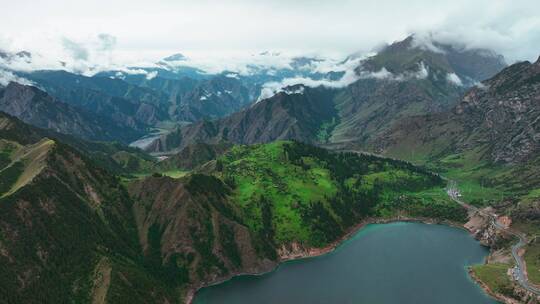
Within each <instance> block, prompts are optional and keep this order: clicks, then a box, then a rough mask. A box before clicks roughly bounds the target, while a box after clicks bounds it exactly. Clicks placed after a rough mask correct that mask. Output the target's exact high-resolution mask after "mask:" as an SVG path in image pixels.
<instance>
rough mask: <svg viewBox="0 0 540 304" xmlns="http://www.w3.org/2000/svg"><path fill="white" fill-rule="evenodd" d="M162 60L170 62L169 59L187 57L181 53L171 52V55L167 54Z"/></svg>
mask: <svg viewBox="0 0 540 304" xmlns="http://www.w3.org/2000/svg"><path fill="white" fill-rule="evenodd" d="M162 60H163V61H166V62H170V61H185V60H187V57H186V56H184V55H183V54H181V53H176V54H172V55H171V56H167V57H165V58H163V59H162Z"/></svg>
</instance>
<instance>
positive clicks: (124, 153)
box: [0, 112, 155, 173]
mask: <svg viewBox="0 0 540 304" xmlns="http://www.w3.org/2000/svg"><path fill="white" fill-rule="evenodd" d="M0 138H1V139H5V140H8V141H12V142H18V143H20V144H22V145H29V144H35V143H36V142H38V141H40V140H41V139H43V138H49V139H52V140H54V141H58V142H63V143H65V144H68V145H70V146H71V147H73V148H75V149H77V150H78V151H79V152H80V153H82V154H84V155H86V156H88V157H89V158H91V159H92V161H93V162H95V163H96V164H97V165H98V166H99V167H101V168H106V169H107V170H108V171H110V172H114V173H129V172H133V171H141V170H142V169H144V168H151V167H152V166H153V163H154V162H155V160H154V159H153V158H152V157H151V156H149V155H147V154H146V153H144V152H142V151H140V150H138V149H134V148H130V147H126V146H124V145H122V144H120V143H114V142H113V143H109V142H94V141H86V140H84V139H80V138H77V137H73V136H71V135H66V134H62V133H58V132H55V131H53V130H50V129H39V128H37V127H34V126H30V125H28V124H25V123H23V122H22V121H20V120H19V119H17V118H16V117H14V116H11V115H9V114H6V113H4V112H0Z"/></svg>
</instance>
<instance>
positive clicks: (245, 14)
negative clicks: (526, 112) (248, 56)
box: [0, 0, 540, 62]
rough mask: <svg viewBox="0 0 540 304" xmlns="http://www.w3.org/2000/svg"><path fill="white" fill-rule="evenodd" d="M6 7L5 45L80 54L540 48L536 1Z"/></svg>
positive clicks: (104, 1) (33, 2)
mask: <svg viewBox="0 0 540 304" xmlns="http://www.w3.org/2000/svg"><path fill="white" fill-rule="evenodd" d="M0 7H1V8H2V12H3V13H2V17H1V18H0V48H3V49H7V50H10V51H14V50H22V49H25V50H30V51H32V52H40V53H42V54H46V56H48V57H66V56H71V57H72V59H73V58H75V59H76V60H95V61H99V60H101V61H118V62H120V61H135V60H141V59H145V60H147V59H150V60H152V59H155V58H159V57H161V56H164V55H167V54H171V53H176V52H181V53H184V54H187V55H188V56H197V55H199V56H200V55H201V54H204V56H215V55H223V54H233V53H249V52H259V51H262V50H278V51H284V52H292V53H304V52H305V53H308V54H322V55H333V56H345V55H347V54H350V53H352V52H357V51H361V52H367V51H369V50H371V49H373V48H374V47H376V46H377V45H380V44H381V43H383V42H392V41H394V40H398V39H402V38H404V37H406V36H407V35H408V34H410V33H413V32H421V33H422V32H423V33H425V32H433V33H434V35H435V37H437V38H438V39H441V40H445V41H454V42H461V43H464V44H466V45H467V46H470V47H488V48H492V49H494V50H496V51H497V52H499V53H502V54H503V55H504V56H505V57H506V58H507V60H508V61H509V62H513V61H515V60H536V58H537V57H538V55H539V54H540V10H539V2H538V0H522V1H520V0H513V1H501V0H500V1H497V0H489V1H487V0H485V1H484V0H479V1H475V0H452V1H433V0H407V1H396V0H394V1H391V0H375V1H365V0H364V1H362V0H358V1H338V0H334V1H305V0H289V1H282V0H265V1H256V0H250V1H248V0H245V1H242V0H238V1H227V0H222V1H204V0H194V1H178V0H176V1H172V0H171V1H167V0H154V1H149V0H147V1H139V0H131V1H127V0H85V1H78V0H45V1H37V0H17V1H12V0H0ZM55 59H56V60H58V59H64V58H55Z"/></svg>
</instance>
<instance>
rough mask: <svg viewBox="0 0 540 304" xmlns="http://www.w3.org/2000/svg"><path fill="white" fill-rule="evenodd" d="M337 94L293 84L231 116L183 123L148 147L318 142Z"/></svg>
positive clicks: (163, 149)
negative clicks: (291, 140)
mask: <svg viewBox="0 0 540 304" xmlns="http://www.w3.org/2000/svg"><path fill="white" fill-rule="evenodd" d="M334 94H335V91H334V90H329V89H326V88H322V87H320V88H308V87H303V86H301V85H298V86H294V87H290V88H289V89H288V91H285V92H281V93H278V94H276V95H275V96H273V97H272V98H269V99H266V100H262V101H260V102H258V103H256V104H254V105H253V106H251V107H249V108H247V109H245V110H243V111H241V112H238V113H235V114H232V115H231V116H229V117H226V118H223V119H219V120H214V121H201V122H197V123H194V124H191V125H188V126H185V127H181V128H179V129H177V130H175V131H174V132H172V133H170V134H167V135H165V136H162V137H160V138H159V139H157V140H156V141H154V142H153V143H152V144H151V145H150V146H149V147H148V148H147V150H148V151H153V152H162V151H172V150H180V149H182V148H184V147H186V146H188V145H190V144H193V143H199V142H204V143H210V144H216V143H220V142H222V141H230V142H233V143H240V144H252V143H263V142H270V141H273V140H278V139H296V140H301V141H305V142H315V141H316V138H317V136H318V135H319V133H320V131H321V128H322V127H323V124H325V123H331V122H332V120H333V118H334V117H335V110H334V106H333V104H332V103H331V100H332V97H333V96H334Z"/></svg>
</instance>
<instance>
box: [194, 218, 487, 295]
mask: <svg viewBox="0 0 540 304" xmlns="http://www.w3.org/2000/svg"><path fill="white" fill-rule="evenodd" d="M488 253H489V252H488V249H487V248H485V247H483V246H481V245H480V243H478V242H477V241H476V240H474V239H473V238H472V237H471V236H470V235H469V234H468V233H467V232H466V231H464V230H461V229H457V228H453V227H448V226H444V225H428V224H421V223H405V222H397V223H391V224H373V225H368V226H366V227H365V228H363V229H361V230H360V231H359V232H357V233H356V234H355V235H354V236H353V237H352V238H351V239H349V240H348V241H346V242H344V243H343V244H342V245H341V246H339V248H337V249H336V250H335V251H334V252H332V253H330V254H327V255H324V256H321V257H315V258H308V259H302V260H297V261H291V262H286V263H284V264H282V265H281V266H280V267H279V268H278V269H276V270H275V271H273V272H271V273H268V274H264V275H261V276H240V277H236V278H234V279H232V280H230V281H228V282H225V283H222V284H219V285H215V286H212V287H208V288H204V289H202V290H200V291H199V292H198V293H197V295H196V297H195V299H194V303H195V304H218V303H219V304H248V303H249V304H266V303H272V304H273V303H291V304H293V303H295V304H302V303H305V304H308V303H309V304H317V303H321V304H322V303H325V304H326V303H342V304H346V303H351V304H353V303H354V304H390V303H392V304H395V303H400V304H424V303H425V304H457V303H459V304H469V303H470V304H495V303H498V302H497V301H495V300H493V299H492V298H490V297H489V296H488V295H487V294H485V293H484V292H483V290H482V289H481V288H480V287H479V286H478V285H477V284H475V283H474V282H473V281H472V280H471V278H470V277H469V275H468V273H467V266H469V265H473V264H479V263H482V262H483V260H484V258H485V257H486V256H487V255H488Z"/></svg>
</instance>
